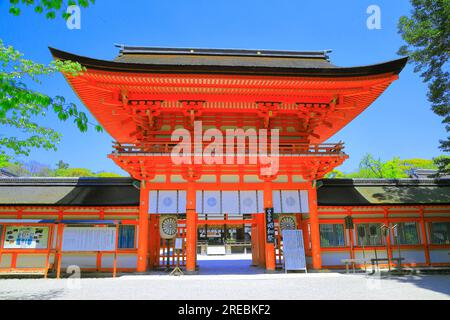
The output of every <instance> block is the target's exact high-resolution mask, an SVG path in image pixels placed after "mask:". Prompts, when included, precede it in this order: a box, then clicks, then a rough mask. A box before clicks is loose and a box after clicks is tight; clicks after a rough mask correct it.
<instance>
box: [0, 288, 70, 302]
mask: <svg viewBox="0 0 450 320" xmlns="http://www.w3.org/2000/svg"><path fill="white" fill-rule="evenodd" d="M63 292H64V290H63V289H54V290H49V291H47V292H34V293H24V292H17V291H3V292H0V299H2V300H51V299H55V298H58V297H59V296H61V295H62V293H63Z"/></svg>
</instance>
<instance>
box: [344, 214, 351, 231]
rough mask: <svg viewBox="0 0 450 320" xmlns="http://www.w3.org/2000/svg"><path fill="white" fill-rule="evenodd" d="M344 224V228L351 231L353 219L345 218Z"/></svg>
mask: <svg viewBox="0 0 450 320" xmlns="http://www.w3.org/2000/svg"><path fill="white" fill-rule="evenodd" d="M344 222H345V228H346V229H350V230H353V218H352V216H346V217H345V218H344Z"/></svg>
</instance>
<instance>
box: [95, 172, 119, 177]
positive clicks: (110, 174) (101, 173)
mask: <svg viewBox="0 0 450 320" xmlns="http://www.w3.org/2000/svg"><path fill="white" fill-rule="evenodd" d="M95 176H96V177H99V178H119V177H123V176H122V175H120V174H117V173H114V172H99V173H97V174H95Z"/></svg>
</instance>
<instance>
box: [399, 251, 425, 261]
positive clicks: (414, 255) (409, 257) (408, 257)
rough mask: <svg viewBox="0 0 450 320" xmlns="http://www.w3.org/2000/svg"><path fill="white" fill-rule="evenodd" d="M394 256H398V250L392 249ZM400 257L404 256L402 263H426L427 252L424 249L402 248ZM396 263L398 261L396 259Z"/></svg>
mask: <svg viewBox="0 0 450 320" xmlns="http://www.w3.org/2000/svg"><path fill="white" fill-rule="evenodd" d="M392 257H393V258H398V250H392ZM400 257H402V258H404V259H405V260H402V263H425V262H426V259H425V252H424V251H423V250H405V249H403V250H402V249H400ZM395 263H396V261H395Z"/></svg>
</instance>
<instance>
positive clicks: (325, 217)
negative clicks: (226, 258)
mask: <svg viewBox="0 0 450 320" xmlns="http://www.w3.org/2000/svg"><path fill="white" fill-rule="evenodd" d="M119 49H120V53H119V55H118V56H117V57H116V58H115V59H114V60H112V61H106V60H98V59H94V58H88V57H85V56H79V55H75V54H72V53H68V52H64V51H60V50H57V49H53V48H51V49H50V50H51V53H52V55H53V57H54V58H55V59H58V60H63V61H65V60H70V61H75V62H78V63H80V64H81V65H82V66H83V67H84V68H85V71H84V72H83V73H82V74H80V75H76V76H74V75H70V74H65V75H64V76H65V78H66V80H67V81H68V83H69V84H70V86H71V87H72V89H73V90H74V92H75V93H76V94H77V95H78V97H79V98H80V100H81V101H82V102H83V103H84V105H85V106H86V107H87V108H88V109H89V110H90V112H91V113H92V115H93V116H94V117H95V118H96V119H97V121H98V122H99V123H100V124H101V125H102V126H103V128H104V129H105V131H106V132H107V133H108V134H109V135H110V136H111V137H112V138H113V140H114V141H113V143H112V149H111V150H112V151H111V153H110V154H109V155H108V157H109V158H110V159H111V160H112V161H114V162H115V163H116V164H117V165H118V166H119V167H120V168H122V169H123V170H125V171H126V172H128V173H129V175H130V178H20V177H5V178H0V272H20V271H27V272H33V271H36V272H44V273H45V274H47V272H48V271H55V272H56V273H57V275H58V276H59V275H60V273H61V272H62V271H61V270H65V268H67V267H68V266H71V265H75V266H79V267H80V268H81V270H85V271H100V272H113V273H114V274H115V273H116V272H139V273H142V272H150V271H152V270H161V269H167V268H169V269H170V268H174V267H176V266H179V267H180V268H181V269H182V270H183V271H184V272H186V273H195V272H197V271H200V272H201V267H200V268H199V263H198V259H197V258H198V257H199V256H200V255H226V254H235V253H240V254H243V253H244V254H245V253H247V254H250V253H251V264H252V265H253V266H255V267H259V268H260V269H261V270H262V271H265V272H274V271H276V270H277V269H278V270H282V269H283V268H284V262H285V261H284V247H283V230H301V231H302V235H301V236H302V239H301V240H302V242H303V247H304V258H305V261H306V266H307V269H308V270H322V269H342V268H345V263H344V262H345V260H349V259H350V260H353V261H354V263H355V264H356V265H357V267H358V268H364V267H365V263H364V265H363V263H362V262H360V261H364V260H366V261H369V260H370V259H377V261H376V262H377V264H378V262H379V263H380V265H383V266H385V267H396V266H398V264H401V265H402V266H404V267H445V266H450V255H449V253H450V180H447V179H399V180H388V179H366V180H365V179H354V180H351V179H324V177H325V175H326V174H327V173H329V172H331V171H332V170H333V169H334V168H336V167H338V166H339V165H341V164H342V163H343V162H344V161H345V160H346V159H347V158H348V155H347V154H346V153H345V152H344V143H343V142H330V141H332V138H333V135H334V134H335V133H336V132H338V131H339V130H340V129H342V128H343V127H344V126H346V125H348V124H349V123H350V122H351V121H358V120H357V119H355V118H356V117H357V116H358V115H359V114H360V113H361V112H363V111H364V110H365V109H366V108H368V107H369V106H370V105H371V104H372V103H373V102H374V101H375V99H377V98H378V97H379V96H380V95H381V94H383V92H384V91H385V90H386V89H387V88H388V87H389V86H390V85H391V84H392V83H393V82H394V81H396V80H397V79H398V78H399V74H400V72H401V71H402V69H403V68H404V66H405V64H406V62H407V58H402V59H398V60H393V61H388V62H384V63H379V64H373V65H369V66H358V67H338V66H335V65H334V64H332V63H331V62H330V59H329V53H330V52H329V51H303V52H297V51H295V52H294V51H268V50H229V49H226V50H225V49H224V50H222V49H195V48H194V49H190V48H189V49H185V48H154V47H135V46H124V45H120V46H119ZM393 107H395V106H393ZM176 132H178V133H180V132H187V133H188V134H189V137H190V140H185V141H184V147H186V148H185V149H186V150H188V153H187V156H188V157H187V158H184V160H183V161H177V160H176V159H175V158H174V152H175V150H177V151H180V144H179V143H180V142H181V135H177V137H178V139H177V140H174V138H173V137H174V133H176ZM230 133H233V134H234V136H231V138H229V137H230ZM262 133H266V135H264V134H262ZM360 134H362V135H363V134H364V132H361V133H360ZM253 138H255V140H252V139H253ZM256 139H258V140H256ZM186 141H187V142H186ZM239 141H240V142H244V145H242V144H241V145H239ZM220 143H222V144H223V145H224V146H223V147H222V148H220V147H217V146H219V145H220ZM387 143H389V142H387ZM212 145H214V146H216V147H217V148H212V147H211V146H212ZM368 145H370V142H368ZM264 146H266V147H267V148H266V150H264V148H262V147H264ZM261 148H262V149H261ZM212 149H214V150H213V152H210V151H211V150H212ZM258 150H259V152H258ZM261 150H263V151H261ZM89 151H90V150H86V151H85V154H86V156H88V155H89ZM184 151H185V150H184ZM207 152H210V155H211V157H210V158H207V157H205V154H206V153H207ZM261 152H262V153H264V154H265V155H266V157H261ZM230 155H234V156H236V157H237V156H238V155H241V156H242V157H243V159H244V160H242V159H241V160H242V161H240V162H239V161H236V159H231V158H230ZM80 156H84V155H80ZM221 156H223V157H224V159H225V160H223V159H222V158H221ZM196 157H197V158H196ZM227 157H228V158H227ZM252 157H253V158H252ZM178 160H179V159H178ZM222 160H223V161H222ZM227 160H230V161H227ZM383 259H384V260H383ZM369 264H370V262H369Z"/></svg>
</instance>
